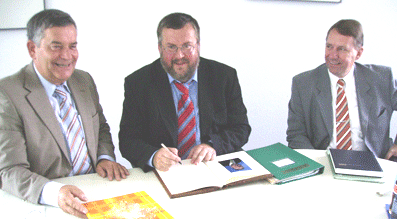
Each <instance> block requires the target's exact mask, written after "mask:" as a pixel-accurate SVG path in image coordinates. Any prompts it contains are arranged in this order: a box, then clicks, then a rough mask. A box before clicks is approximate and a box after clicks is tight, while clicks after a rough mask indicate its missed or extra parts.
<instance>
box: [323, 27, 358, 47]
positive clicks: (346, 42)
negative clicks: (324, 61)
mask: <svg viewBox="0 0 397 219" xmlns="http://www.w3.org/2000/svg"><path fill="white" fill-rule="evenodd" d="M327 44H333V45H341V46H353V45H354V39H353V37H352V36H345V35H342V34H340V33H339V32H338V31H337V30H335V29H333V30H331V31H330V32H329V35H328V37H327Z"/></svg>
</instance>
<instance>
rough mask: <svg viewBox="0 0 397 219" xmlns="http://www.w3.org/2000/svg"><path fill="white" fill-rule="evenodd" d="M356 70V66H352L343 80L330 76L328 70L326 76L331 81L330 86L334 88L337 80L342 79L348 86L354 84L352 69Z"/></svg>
mask: <svg viewBox="0 0 397 219" xmlns="http://www.w3.org/2000/svg"><path fill="white" fill-rule="evenodd" d="M355 68H356V65H355V64H354V65H353V67H352V68H351V69H350V71H349V73H348V74H347V75H346V76H345V77H344V78H339V77H337V76H335V75H334V74H332V73H331V72H330V71H329V69H328V75H329V78H330V80H331V84H332V85H335V86H336V83H337V82H338V80H339V79H343V80H344V81H345V82H346V84H350V83H352V82H354V69H355Z"/></svg>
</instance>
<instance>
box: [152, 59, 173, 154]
mask: <svg viewBox="0 0 397 219" xmlns="http://www.w3.org/2000/svg"><path fill="white" fill-rule="evenodd" d="M152 76H153V77H152V79H151V80H152V81H153V85H154V86H150V92H153V94H151V95H149V96H151V97H153V101H155V103H156V104H155V105H156V107H157V108H158V112H159V113H160V116H161V119H162V120H163V122H164V124H165V126H166V128H167V130H168V132H169V133H170V136H171V137H172V141H173V145H175V146H177V145H178V139H177V137H178V119H177V117H176V109H175V105H174V99H173V97H172V91H171V85H170V83H169V80H168V76H167V73H166V72H165V71H164V69H163V67H162V66H161V64H160V61H158V62H157V63H156V64H155V68H154V70H153V74H152Z"/></svg>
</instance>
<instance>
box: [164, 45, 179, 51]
mask: <svg viewBox="0 0 397 219" xmlns="http://www.w3.org/2000/svg"><path fill="white" fill-rule="evenodd" d="M177 48H178V47H177V46H175V45H168V46H167V50H168V51H170V52H175V51H176V50H177Z"/></svg>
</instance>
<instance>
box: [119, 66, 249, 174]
mask: <svg viewBox="0 0 397 219" xmlns="http://www.w3.org/2000/svg"><path fill="white" fill-rule="evenodd" d="M197 74H198V104H199V113H200V132H201V142H203V143H205V142H208V141H209V140H211V142H212V143H213V148H214V149H215V150H216V153H217V155H221V154H226V153H230V152H234V151H238V150H241V147H242V146H243V145H244V144H245V143H246V142H247V141H248V137H249V134H250V132H251V127H250V126H249V124H248V118H247V110H246V108H245V106H244V103H243V100H242V96H241V89H240V85H239V82H238V79H237V72H236V70H235V69H233V68H231V67H229V66H226V65H224V64H221V63H219V62H216V61H212V60H207V59H204V58H200V64H199V67H198V71H197ZM124 89H125V93H124V97H125V99H124V103H123V113H122V118H121V122H120V132H119V144H120V152H121V154H122V155H123V157H124V158H126V159H127V160H128V161H130V162H131V164H132V165H134V166H139V167H141V168H142V169H143V170H144V171H145V172H146V171H149V170H151V169H152V168H151V167H150V166H148V165H147V162H148V160H149V159H150V157H151V156H152V154H153V153H154V152H155V151H157V150H158V149H160V148H161V143H164V144H165V145H167V146H168V147H177V136H178V122H177V120H178V119H177V115H176V109H175V105H174V100H173V97H172V91H171V85H170V83H169V80H168V77H167V73H166V72H165V71H164V69H163V67H162V65H161V63H160V59H157V60H156V61H154V62H153V63H151V64H149V65H147V66H145V67H143V68H141V69H139V70H137V71H136V72H134V73H132V74H131V75H129V76H127V77H126V78H125V84H124Z"/></svg>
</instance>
